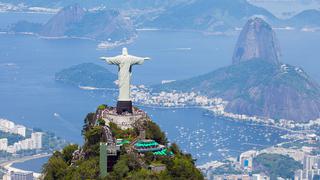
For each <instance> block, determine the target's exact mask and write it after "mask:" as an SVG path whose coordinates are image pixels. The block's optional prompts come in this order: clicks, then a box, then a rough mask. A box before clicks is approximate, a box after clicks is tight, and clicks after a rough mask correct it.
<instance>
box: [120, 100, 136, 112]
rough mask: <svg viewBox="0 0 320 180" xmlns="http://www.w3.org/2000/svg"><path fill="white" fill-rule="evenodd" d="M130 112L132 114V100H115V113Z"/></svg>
mask: <svg viewBox="0 0 320 180" xmlns="http://www.w3.org/2000/svg"><path fill="white" fill-rule="evenodd" d="M125 112H128V113H131V114H132V101H118V102H117V113H118V114H122V113H125Z"/></svg>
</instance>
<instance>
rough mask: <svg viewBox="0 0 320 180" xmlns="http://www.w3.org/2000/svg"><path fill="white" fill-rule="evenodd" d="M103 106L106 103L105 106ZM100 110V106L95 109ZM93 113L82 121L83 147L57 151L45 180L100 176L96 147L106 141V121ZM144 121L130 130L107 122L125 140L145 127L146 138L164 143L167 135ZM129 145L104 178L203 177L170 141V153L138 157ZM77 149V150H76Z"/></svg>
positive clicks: (97, 149)
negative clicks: (156, 167) (79, 153)
mask: <svg viewBox="0 0 320 180" xmlns="http://www.w3.org/2000/svg"><path fill="white" fill-rule="evenodd" d="M104 107H106V106H104ZM101 109H103V107H102V106H100V107H99V108H98V110H97V112H98V111H99V110H101ZM95 118H96V113H89V114H88V115H87V117H86V118H85V120H84V126H83V130H82V135H83V136H84V139H85V143H84V145H83V146H82V147H80V148H79V147H78V146H77V145H68V146H66V147H65V148H64V149H63V150H62V151H61V152H59V151H57V152H55V153H54V154H53V156H52V157H51V158H50V159H49V161H48V162H47V163H46V164H45V165H44V167H43V173H44V175H45V176H44V179H46V180H51V179H52V180H53V179H101V178H100V177H99V175H100V171H99V152H100V151H99V148H100V142H105V141H106V137H105V136H104V133H105V132H104V128H103V126H105V123H104V121H103V120H101V119H97V120H96V119H95ZM146 118H147V119H146V121H143V123H139V124H136V125H135V126H134V128H133V129H128V130H121V129H120V128H118V127H117V125H116V124H113V123H110V124H109V127H110V129H111V131H112V134H113V136H114V137H116V138H122V139H127V140H133V139H135V138H136V137H137V136H138V134H139V129H141V127H143V128H144V129H146V132H145V134H146V137H147V138H148V139H154V140H156V141H157V142H158V143H160V144H163V145H167V144H168V142H167V138H166V136H165V134H164V133H163V132H162V131H161V129H160V128H159V126H158V125H157V124H155V123H154V122H152V121H151V120H150V119H149V117H146ZM128 146H129V145H128V144H126V145H123V146H122V147H121V151H120V154H119V156H118V161H117V162H116V164H115V165H114V166H113V171H112V172H109V173H108V176H107V177H106V178H103V179H169V180H170V179H203V176H202V174H201V172H200V171H199V170H198V169H197V168H196V167H195V161H194V160H193V159H192V157H191V155H190V154H184V153H182V152H181V150H180V149H179V147H178V146H177V145H176V144H174V143H173V144H171V145H170V146H169V147H168V151H169V152H172V153H173V154H174V155H173V156H156V155H153V153H145V154H144V156H141V155H139V154H137V153H134V152H131V153H128V151H127V148H128ZM78 149H80V150H78ZM76 150H78V151H82V152H83V156H81V157H80V158H77V159H74V157H73V153H74V152H75V151H76ZM151 164H162V165H165V166H166V169H165V170H163V171H161V172H154V171H152V170H151V169H149V165H151Z"/></svg>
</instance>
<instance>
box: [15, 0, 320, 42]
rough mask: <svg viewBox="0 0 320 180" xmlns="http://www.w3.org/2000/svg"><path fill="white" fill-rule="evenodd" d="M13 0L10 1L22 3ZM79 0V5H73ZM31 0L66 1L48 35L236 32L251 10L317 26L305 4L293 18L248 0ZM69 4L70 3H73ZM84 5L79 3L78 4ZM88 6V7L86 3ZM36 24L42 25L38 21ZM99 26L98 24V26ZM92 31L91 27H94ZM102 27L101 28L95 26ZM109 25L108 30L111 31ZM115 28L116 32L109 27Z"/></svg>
mask: <svg viewBox="0 0 320 180" xmlns="http://www.w3.org/2000/svg"><path fill="white" fill-rule="evenodd" d="M18 2H20V1H13V2H11V3H18ZM74 3H78V4H79V5H77V6H76V5H74ZM26 4H27V5H29V6H32V5H38V6H45V7H48V6H49V7H51V8H52V7H55V8H60V7H65V6H67V5H68V6H67V7H65V8H64V9H62V10H61V11H60V12H58V13H57V14H56V15H55V16H54V17H53V18H52V19H51V20H50V21H49V22H48V23H46V24H45V25H44V26H45V27H44V29H43V30H42V31H41V32H42V33H43V34H44V35H48V34H49V35H55V34H62V35H64V36H76V37H77V36H79V33H77V32H80V35H81V36H84V37H86V38H93V39H97V38H98V39H100V38H101V37H103V40H105V39H108V38H105V37H106V36H107V37H110V36H113V35H114V34H112V33H116V35H115V36H116V37H119V36H121V38H115V39H125V38H128V37H130V36H133V34H134V29H135V28H139V29H140V28H157V29H162V30H188V31H201V32H210V33H212V32H214V33H234V32H236V30H237V29H238V28H239V27H241V26H242V25H243V24H244V23H245V22H246V21H247V20H248V19H250V18H251V17H253V16H257V17H262V18H263V19H264V20H266V21H267V22H268V23H272V24H273V25H274V26H280V27H285V26H293V27H296V28H304V27H318V26H320V24H319V23H318V19H319V17H320V12H319V11H318V10H306V11H303V12H301V13H299V14H297V15H296V16H294V17H292V18H290V19H278V18H277V17H275V16H274V15H273V14H272V13H270V12H269V11H267V10H266V9H264V8H261V7H257V6H255V5H253V4H251V3H248V2H247V0H210V1H208V0H177V1H174V2H173V1H169V0H163V1H160V0H154V1H148V0H130V1H125V0H119V1H116V0H107V1H101V0H95V1H80V2H79V1H74V0H67V1H54V2H53V1H50V2H48V3H47V4H46V5H45V4H43V2H42V1H41V2H40V1H36V0H34V1H30V2H28V3H26ZM70 4H71V5H70ZM80 6H81V7H80ZM82 7H85V8H86V9H84V8H82ZM32 25H34V24H31V25H30V24H29V25H27V24H26V23H21V22H20V23H17V24H16V25H14V26H13V27H12V28H11V30H12V31H14V30H17V31H18V32H19V31H24V30H25V29H27V30H30V29H32V28H30V27H32ZM34 26H35V28H34V29H35V30H38V29H39V28H38V26H37V25H34ZM98 28H99V30H98ZM92 31H93V33H89V32H92ZM95 31H103V32H95ZM105 31H108V32H107V33H106V32H105ZM109 31H112V33H111V34H112V35H110V32H109Z"/></svg>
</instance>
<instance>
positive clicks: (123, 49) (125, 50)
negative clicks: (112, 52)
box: [122, 48, 128, 56]
mask: <svg viewBox="0 0 320 180" xmlns="http://www.w3.org/2000/svg"><path fill="white" fill-rule="evenodd" d="M122 55H124V56H127V55H128V49H127V48H122Z"/></svg>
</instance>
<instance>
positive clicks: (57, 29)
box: [40, 5, 86, 37]
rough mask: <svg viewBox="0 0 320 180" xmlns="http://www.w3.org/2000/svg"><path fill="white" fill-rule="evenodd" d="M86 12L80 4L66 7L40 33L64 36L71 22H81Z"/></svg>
mask: <svg viewBox="0 0 320 180" xmlns="http://www.w3.org/2000/svg"><path fill="white" fill-rule="evenodd" d="M85 14H86V11H85V10H84V9H83V8H81V7H80V6H79V5H72V6H68V7H65V8H63V9H62V10H61V11H59V12H58V14H56V15H55V16H53V17H52V18H51V19H50V20H49V21H48V22H47V23H46V24H45V25H44V26H43V28H42V30H41V33H40V34H41V35H43V36H51V37H59V36H64V35H65V32H66V31H67V30H68V29H69V26H70V24H75V23H78V22H80V21H81V19H82V18H83V16H84V15H85Z"/></svg>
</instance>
